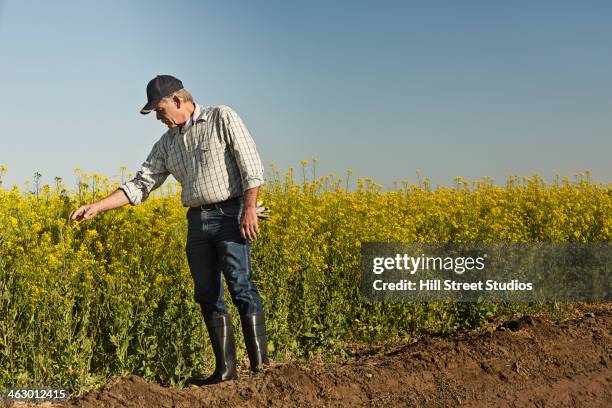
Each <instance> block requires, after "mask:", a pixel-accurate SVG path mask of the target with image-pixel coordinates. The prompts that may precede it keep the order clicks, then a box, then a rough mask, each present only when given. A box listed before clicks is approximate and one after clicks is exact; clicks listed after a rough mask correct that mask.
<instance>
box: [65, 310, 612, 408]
mask: <svg viewBox="0 0 612 408" xmlns="http://www.w3.org/2000/svg"><path fill="white" fill-rule="evenodd" d="M611 317H612V305H611V304H603V305H596V306H592V307H590V309H588V310H584V309H582V310H581V311H576V312H575V314H574V316H572V317H571V318H569V319H565V320H561V321H558V322H554V321H550V320H548V319H546V318H544V317H541V316H527V317H522V318H519V319H512V320H507V321H505V322H499V323H496V324H492V325H490V326H488V327H485V328H483V329H481V330H479V331H478V332H475V333H470V334H464V335H461V336H457V337H432V336H424V337H422V338H419V339H417V340H414V341H412V342H409V343H405V344H401V345H398V346H397V347H394V348H393V349H391V350H387V351H375V350H371V349H370V350H364V351H362V352H360V353H358V356H357V357H355V358H351V359H350V360H346V361H342V362H336V363H325V362H323V361H310V362H293V363H282V364H280V363H278V364H273V365H272V366H270V367H269V368H268V369H266V370H265V371H264V372H262V373H259V374H257V375H251V374H248V373H246V372H245V373H242V375H241V378H240V379H239V380H237V381H231V382H226V383H222V384H217V385H209V386H205V387H191V388H185V389H178V388H166V387H162V386H159V385H157V384H152V383H148V382H145V381H144V380H143V379H141V378H140V377H137V376H130V377H119V378H116V379H114V380H112V381H111V382H109V383H108V384H106V385H105V386H103V387H101V388H99V389H96V390H93V391H90V392H89V393H87V394H86V395H83V396H81V397H79V398H76V399H73V400H71V401H68V402H67V403H65V404H64V405H63V406H67V407H151V408H156V407H201V406H205V407H227V406H236V407H260V406H269V407H280V406H283V407H284V406H291V407H318V406H321V407H323V406H325V407H328V406H338V407H383V406H385V407H386V406H390V407H400V406H427V407H454V406H459V405H460V406H465V407H481V406H495V407H515V406H516V407H551V406H553V407H604V406H606V407H609V406H612V367H610V363H611V358H612V342H611V326H612V319H611Z"/></svg>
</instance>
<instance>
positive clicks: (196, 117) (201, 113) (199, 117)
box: [179, 102, 207, 133]
mask: <svg viewBox="0 0 612 408" xmlns="http://www.w3.org/2000/svg"><path fill="white" fill-rule="evenodd" d="M194 105H195V109H194V111H193V114H192V115H191V117H190V118H189V119H188V120H187V123H185V124H184V125H183V126H180V127H179V133H185V132H187V131H188V130H189V128H190V127H191V126H193V123H194V121H195V122H200V121H203V120H204V121H205V120H206V116H207V115H206V108H204V107H203V106H200V105H199V104H197V103H195V102H194Z"/></svg>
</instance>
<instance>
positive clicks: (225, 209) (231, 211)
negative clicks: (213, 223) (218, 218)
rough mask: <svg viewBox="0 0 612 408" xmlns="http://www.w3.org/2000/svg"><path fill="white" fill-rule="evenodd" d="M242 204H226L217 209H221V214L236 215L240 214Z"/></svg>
mask: <svg viewBox="0 0 612 408" xmlns="http://www.w3.org/2000/svg"><path fill="white" fill-rule="evenodd" d="M240 207H241V206H240V205H231V206H230V205H224V206H217V209H218V210H219V214H221V215H226V216H228V217H236V216H238V215H239V214H240Z"/></svg>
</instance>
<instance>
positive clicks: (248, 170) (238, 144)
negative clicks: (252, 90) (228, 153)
mask: <svg viewBox="0 0 612 408" xmlns="http://www.w3.org/2000/svg"><path fill="white" fill-rule="evenodd" d="M221 117H222V119H223V122H225V123H224V125H225V126H224V128H225V131H226V141H227V143H228V144H229V145H230V146H231V148H232V150H233V152H234V157H235V158H236V164H237V165H238V169H239V170H240V177H241V178H242V189H243V191H246V190H248V189H250V188H254V187H259V186H261V185H262V184H263V183H264V167H263V163H262V162H261V158H260V157H259V154H258V153H257V147H256V146H255V141H254V140H253V138H252V137H251V134H250V133H249V131H248V129H247V128H246V126H245V125H244V123H243V122H242V119H240V117H239V116H238V114H237V113H236V112H235V111H234V110H233V109H232V108H230V107H227V106H226V107H225V108H224V112H223V114H222V115H221Z"/></svg>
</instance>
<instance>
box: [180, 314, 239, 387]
mask: <svg viewBox="0 0 612 408" xmlns="http://www.w3.org/2000/svg"><path fill="white" fill-rule="evenodd" d="M204 322H205V323H206V328H207V329H208V336H209V337H210V343H211V345H212V349H213V352H214V353H215V371H214V372H213V373H212V375H210V376H209V377H208V378H205V379H195V378H194V379H192V380H191V381H189V383H190V384H195V385H208V384H217V383H220V382H222V381H227V380H236V379H238V375H237V374H236V343H235V340H234V328H233V326H232V316H231V315H230V314H229V313H227V314H220V313H213V314H212V315H211V316H208V317H205V318H204Z"/></svg>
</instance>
